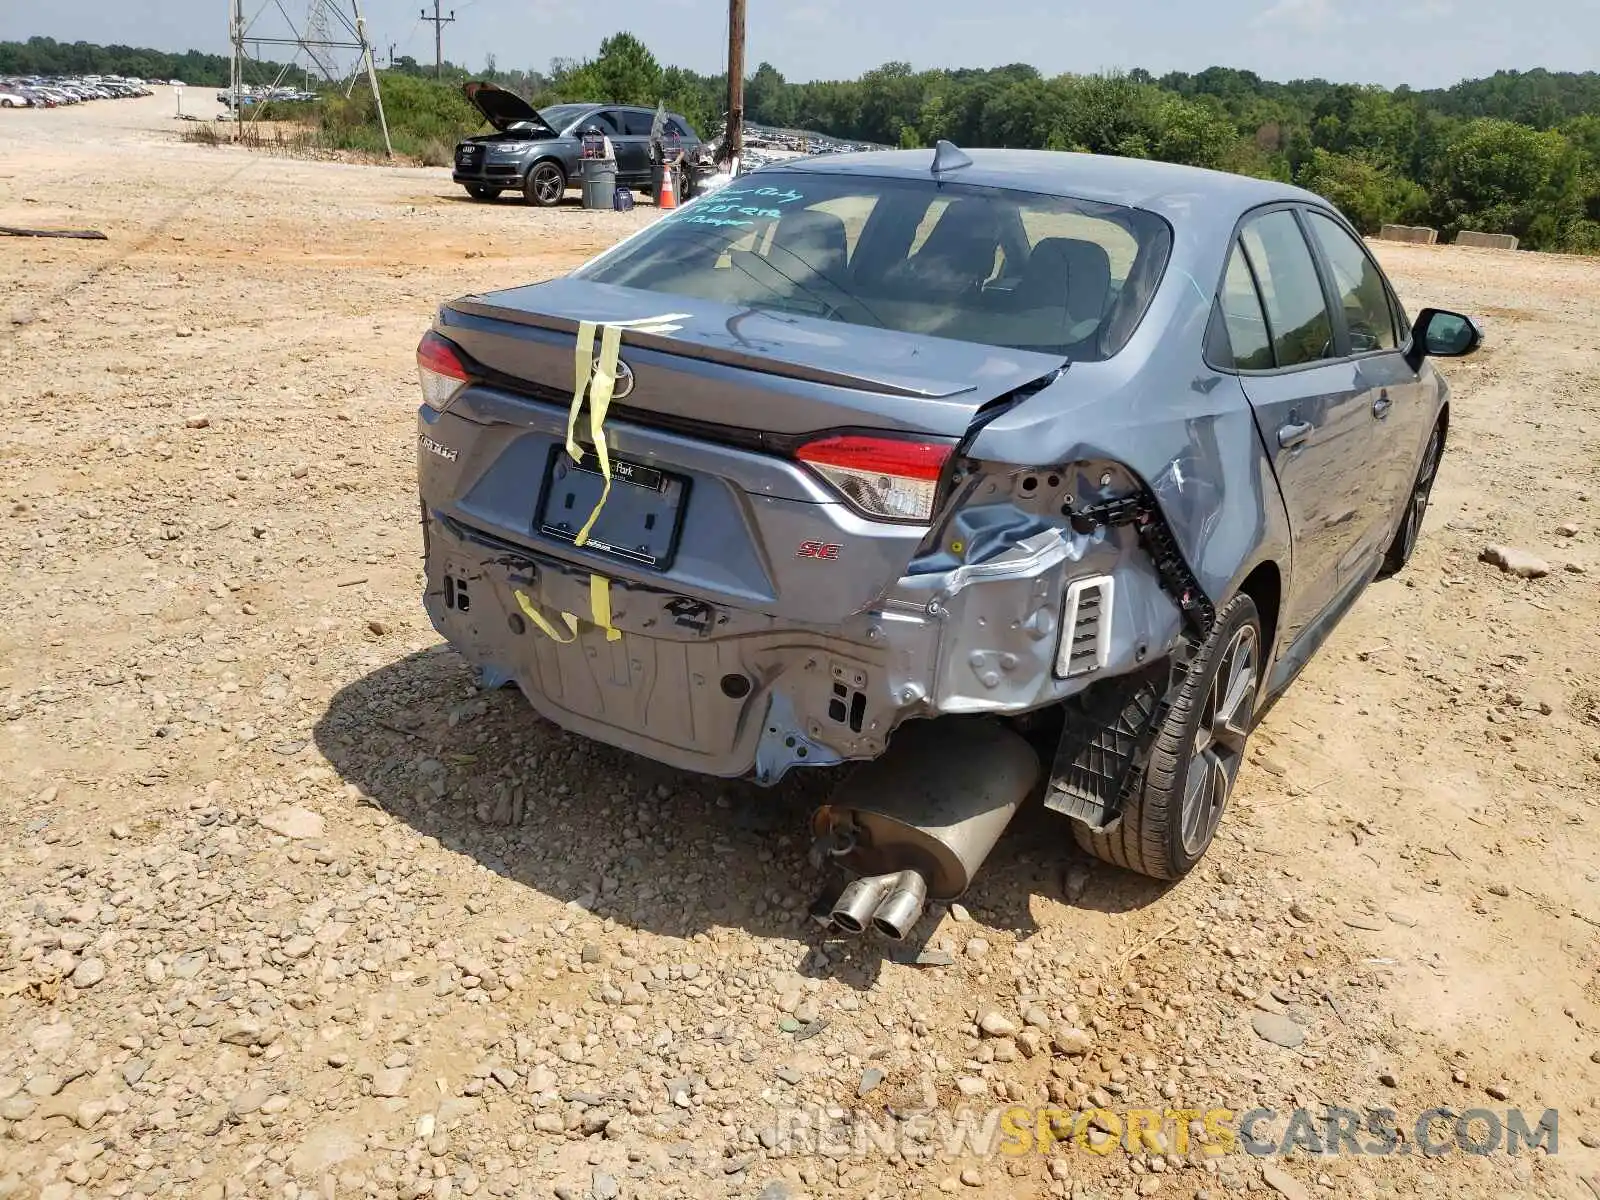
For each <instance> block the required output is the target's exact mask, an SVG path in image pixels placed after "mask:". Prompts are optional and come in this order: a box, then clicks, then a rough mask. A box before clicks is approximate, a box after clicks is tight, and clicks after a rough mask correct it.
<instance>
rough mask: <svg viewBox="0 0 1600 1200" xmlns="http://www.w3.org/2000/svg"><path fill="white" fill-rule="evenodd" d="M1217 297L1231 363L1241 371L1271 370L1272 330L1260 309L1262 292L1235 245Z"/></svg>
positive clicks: (1241, 253)
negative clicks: (1230, 350) (1226, 333)
mask: <svg viewBox="0 0 1600 1200" xmlns="http://www.w3.org/2000/svg"><path fill="white" fill-rule="evenodd" d="M1219 299H1220V300H1221V302H1222V319H1223V322H1224V324H1225V325H1226V327H1227V331H1228V344H1229V347H1230V348H1231V349H1232V352H1233V365H1234V366H1235V367H1237V368H1238V369H1239V370H1241V371H1270V370H1272V368H1273V367H1274V366H1275V365H1276V364H1275V363H1274V362H1273V358H1272V331H1271V330H1270V329H1268V328H1267V318H1266V314H1265V313H1263V312H1262V311H1261V296H1260V293H1258V292H1257V291H1256V281H1255V280H1254V279H1253V278H1252V277H1251V275H1250V264H1249V263H1248V262H1247V261H1245V257H1244V251H1243V250H1242V249H1241V248H1240V247H1238V246H1234V248H1233V257H1232V258H1230V259H1229V260H1228V274H1227V277H1226V278H1225V279H1223V281H1222V295H1221V296H1220V297H1219Z"/></svg>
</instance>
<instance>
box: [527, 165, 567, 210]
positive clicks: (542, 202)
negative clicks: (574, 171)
mask: <svg viewBox="0 0 1600 1200" xmlns="http://www.w3.org/2000/svg"><path fill="white" fill-rule="evenodd" d="M566 192H567V173H566V172H565V171H563V170H562V169H561V164H560V163H558V162H556V161H555V160H554V159H552V158H546V159H543V160H541V161H540V162H536V163H534V164H533V166H532V167H531V168H530V169H529V171H528V174H527V178H525V179H524V180H523V182H522V194H523V196H524V197H525V198H526V199H527V201H528V203H529V204H532V205H534V206H535V207H536V208H554V207H555V206H556V205H558V204H560V203H561V201H562V199H563V197H565V195H566Z"/></svg>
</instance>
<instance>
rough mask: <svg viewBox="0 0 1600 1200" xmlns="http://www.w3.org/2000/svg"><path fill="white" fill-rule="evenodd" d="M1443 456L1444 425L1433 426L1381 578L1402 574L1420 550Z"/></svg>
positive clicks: (1386, 553)
mask: <svg viewBox="0 0 1600 1200" xmlns="http://www.w3.org/2000/svg"><path fill="white" fill-rule="evenodd" d="M1443 454H1444V426H1443V425H1442V424H1440V425H1435V426H1434V427H1433V433H1432V434H1430V435H1429V437H1428V444H1427V446H1426V447H1425V448H1424V449H1423V451H1422V461H1421V462H1420V463H1418V464H1417V477H1416V479H1414V480H1413V481H1412V483H1411V492H1410V494H1409V495H1407V496H1406V507H1405V511H1404V512H1403V513H1401V515H1400V528H1398V529H1396V530H1395V531H1394V541H1392V542H1390V543H1389V549H1388V551H1387V552H1385V554H1384V556H1383V566H1381V567H1380V568H1378V578H1379V579H1387V578H1389V576H1391V575H1396V574H1398V573H1399V572H1400V570H1401V568H1403V567H1404V566H1405V565H1406V564H1407V563H1408V562H1410V561H1411V555H1412V554H1413V553H1414V552H1415V551H1416V549H1417V539H1418V538H1419V537H1421V536H1422V522H1423V520H1424V518H1426V517H1427V515H1428V501H1429V499H1430V498H1431V497H1432V496H1433V481H1434V480H1435V479H1436V478H1438V475H1439V459H1440V458H1441V457H1442V456H1443Z"/></svg>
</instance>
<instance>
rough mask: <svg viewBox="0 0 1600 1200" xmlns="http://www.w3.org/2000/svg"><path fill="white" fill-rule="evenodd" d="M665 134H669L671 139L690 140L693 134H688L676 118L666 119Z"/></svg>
mask: <svg viewBox="0 0 1600 1200" xmlns="http://www.w3.org/2000/svg"><path fill="white" fill-rule="evenodd" d="M667 132H668V133H669V134H671V135H672V136H673V137H678V138H692V137H694V134H692V133H690V132H689V130H688V129H687V128H686V127H685V126H684V123H683V122H682V121H680V120H678V118H677V117H668V118H667Z"/></svg>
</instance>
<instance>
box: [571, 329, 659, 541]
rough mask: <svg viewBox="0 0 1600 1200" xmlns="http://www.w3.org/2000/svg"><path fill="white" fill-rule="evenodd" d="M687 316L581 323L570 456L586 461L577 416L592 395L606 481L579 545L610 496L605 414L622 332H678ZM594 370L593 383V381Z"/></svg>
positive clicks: (592, 425)
mask: <svg viewBox="0 0 1600 1200" xmlns="http://www.w3.org/2000/svg"><path fill="white" fill-rule="evenodd" d="M688 319H689V314H687V313H663V314H662V315H661V316H659V317H639V318H637V319H635V320H632V321H607V322H605V324H603V325H599V324H596V323H595V322H594V321H579V322H578V340H577V342H576V343H575V344H574V346H573V385H572V404H571V405H570V406H569V407H568V408H567V455H568V456H569V457H570V458H571V459H572V461H573V462H575V463H581V462H582V461H583V447H581V446H579V445H578V439H577V437H576V434H577V429H578V413H579V412H580V411H581V410H582V408H583V396H584V392H585V391H587V392H588V394H589V437H590V438H591V439H592V440H593V442H594V452H595V457H596V458H598V459H599V460H600V477H601V478H602V479H603V480H604V481H605V482H604V484H603V485H602V487H601V489H600V500H599V502H598V503H597V504H595V506H594V511H593V512H591V513H590V514H589V519H588V520H587V521H585V522H584V523H583V528H582V529H580V530H579V531H578V536H577V537H576V538H574V539H573V542H574V543H575V544H576V545H579V546H581V545H583V544H584V543H585V542H587V541H588V540H589V531H590V530H591V529H593V528H594V523H595V521H597V520H598V519H599V517H600V510H601V509H602V508H604V507H605V506H606V500H607V498H609V497H610V495H611V456H610V454H609V453H608V449H607V446H606V434H605V422H606V412H607V410H609V409H610V407H611V397H612V396H613V395H614V394H615V392H616V389H617V358H618V356H619V355H620V354H621V353H622V331H623V330H624V329H635V330H637V331H639V332H640V333H676V332H677V331H678V330H679V329H681V328H682V326H681V325H675V324H673V322H675V321H686V320H688ZM596 331H599V332H600V357H599V360H598V361H596V359H595V357H594V338H595V333H596ZM591 371H592V373H593V376H594V378H593V381H592V382H591V380H590V374H591Z"/></svg>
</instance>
